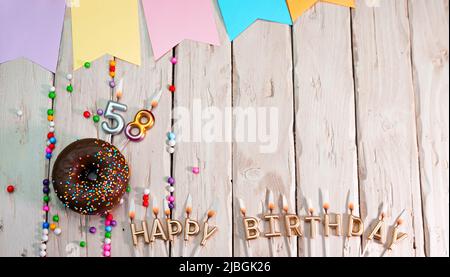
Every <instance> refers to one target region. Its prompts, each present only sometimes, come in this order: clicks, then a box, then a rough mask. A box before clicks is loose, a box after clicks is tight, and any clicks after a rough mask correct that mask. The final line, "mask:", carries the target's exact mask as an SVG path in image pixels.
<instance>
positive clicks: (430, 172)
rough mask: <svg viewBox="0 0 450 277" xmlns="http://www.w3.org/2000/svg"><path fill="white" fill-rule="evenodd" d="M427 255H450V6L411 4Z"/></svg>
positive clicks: (438, 2)
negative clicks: (449, 178) (449, 219)
mask: <svg viewBox="0 0 450 277" xmlns="http://www.w3.org/2000/svg"><path fill="white" fill-rule="evenodd" d="M408 7H409V20H410V27H411V44H412V61H413V69H414V89H415V100H416V101H415V103H416V122H417V138H418V142H419V156H420V172H421V183H422V203H423V217H424V228H425V230H424V232H425V251H426V254H427V256H447V257H448V255H449V249H448V244H449V231H448V230H449V222H448V218H449V199H448V197H449V188H448V183H449V180H448V175H449V172H448V163H449V159H448V153H449V149H448V144H449V134H448V126H449V122H448V121H449V93H448V91H449V85H448V74H449V70H448V51H449V49H448V39H449V37H448V1H445V0H444V1H424V0H420V1H410V2H409V5H408Z"/></svg>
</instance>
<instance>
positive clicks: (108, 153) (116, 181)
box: [52, 139, 129, 215]
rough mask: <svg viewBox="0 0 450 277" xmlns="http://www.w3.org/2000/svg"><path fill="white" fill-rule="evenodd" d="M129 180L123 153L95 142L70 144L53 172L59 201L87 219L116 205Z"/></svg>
mask: <svg viewBox="0 0 450 277" xmlns="http://www.w3.org/2000/svg"><path fill="white" fill-rule="evenodd" d="M128 178H129V167H128V165H127V162H126V160H125V157H124V156H123V155H122V153H120V151H119V150H118V149H117V148H116V147H115V146H114V145H111V144H110V143H108V142H106V141H103V140H98V139H82V140H78V141H75V142H73V143H71V144H70V145H69V146H67V147H66V148H65V149H64V150H63V151H62V152H61V153H60V154H59V155H58V158H57V159H56V162H55V165H54V166H53V172H52V183H53V187H54V190H55V193H56V195H57V196H58V198H59V200H61V201H62V202H63V203H64V205H65V206H66V207H67V208H70V209H72V210H73V211H75V212H77V213H80V214H86V215H97V214H104V213H106V212H108V211H110V210H111V209H112V208H113V207H114V206H116V205H117V204H119V202H120V199H122V196H123V195H124V194H125V192H126V189H127V186H128Z"/></svg>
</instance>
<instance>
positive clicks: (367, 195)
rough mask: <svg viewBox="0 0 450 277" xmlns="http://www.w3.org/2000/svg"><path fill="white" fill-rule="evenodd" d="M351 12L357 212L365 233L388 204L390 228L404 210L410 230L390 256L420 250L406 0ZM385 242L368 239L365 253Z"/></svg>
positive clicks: (420, 252) (378, 251)
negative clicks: (355, 113)
mask: <svg viewBox="0 0 450 277" xmlns="http://www.w3.org/2000/svg"><path fill="white" fill-rule="evenodd" d="M357 7H358V8H357V9H355V10H354V12H353V21H352V22H353V51H354V62H355V68H356V70H355V78H356V93H357V98H356V99H357V143H358V159H359V164H358V165H359V180H360V199H361V210H360V212H361V214H362V216H363V218H364V219H365V221H366V222H365V223H366V227H367V228H366V235H367V233H368V231H369V229H370V226H372V225H373V222H374V220H375V219H376V218H377V217H378V215H379V209H380V205H381V204H382V203H385V204H386V205H387V219H386V223H387V224H388V225H389V227H390V228H389V233H390V232H391V227H392V226H393V225H394V223H395V220H396V218H397V216H399V215H400V213H401V211H402V210H403V209H406V213H405V214H404V221H405V224H404V226H402V229H403V231H406V232H407V233H408V235H409V237H408V239H407V240H406V241H403V243H401V244H400V245H398V246H397V247H396V248H395V249H394V251H393V252H392V253H390V255H392V256H422V255H423V254H424V253H423V252H424V251H423V250H424V243H423V228H422V227H423V226H422V209H421V199H420V183H419V169H418V153H417V140H416V128H415V118H414V90H413V85H412V75H411V72H412V71H411V63H410V35H409V26H408V18H407V6H406V1H382V2H380V5H379V7H367V6H366V5H364V4H363V2H362V1H358V3H357ZM384 249H385V246H382V245H380V244H377V243H371V247H370V248H369V250H370V251H369V252H368V254H369V255H370V256H380V255H382V254H383V252H384Z"/></svg>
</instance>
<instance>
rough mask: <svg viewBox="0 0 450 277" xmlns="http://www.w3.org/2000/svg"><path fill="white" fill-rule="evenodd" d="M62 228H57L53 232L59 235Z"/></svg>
mask: <svg viewBox="0 0 450 277" xmlns="http://www.w3.org/2000/svg"><path fill="white" fill-rule="evenodd" d="M61 232H62V231H61V228H56V229H55V230H54V231H53V233H55V235H57V236H59V235H61Z"/></svg>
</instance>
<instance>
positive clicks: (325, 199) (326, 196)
mask: <svg viewBox="0 0 450 277" xmlns="http://www.w3.org/2000/svg"><path fill="white" fill-rule="evenodd" d="M329 197H330V194H329V192H328V190H327V189H324V190H322V199H323V208H324V210H325V211H328V209H330V198H329Z"/></svg>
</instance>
